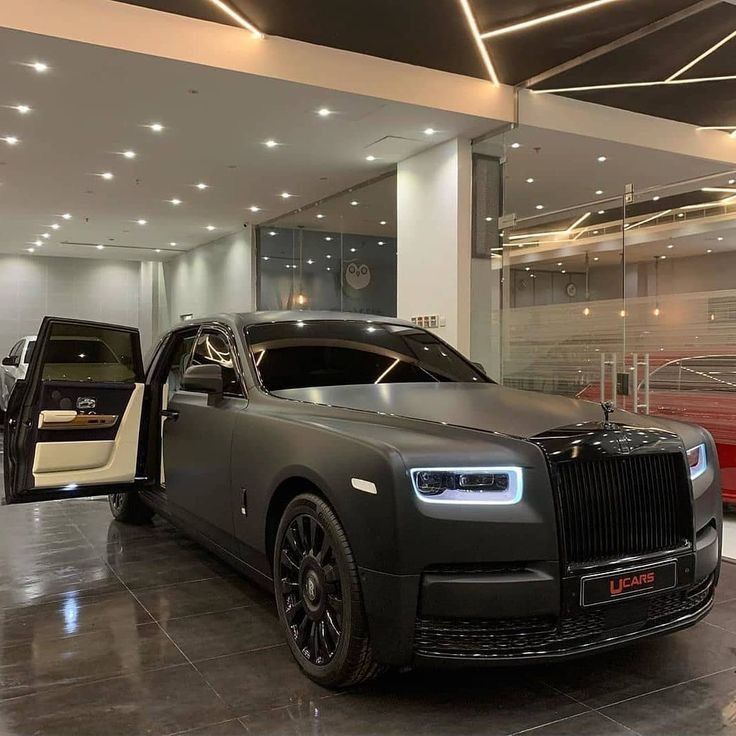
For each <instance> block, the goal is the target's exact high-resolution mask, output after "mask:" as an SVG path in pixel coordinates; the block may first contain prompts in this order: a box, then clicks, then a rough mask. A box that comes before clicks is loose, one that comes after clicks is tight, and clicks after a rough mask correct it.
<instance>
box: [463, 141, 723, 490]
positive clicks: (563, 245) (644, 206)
mask: <svg viewBox="0 0 736 736" xmlns="http://www.w3.org/2000/svg"><path fill="white" fill-rule="evenodd" d="M534 140H535V135H534V133H533V132H529V131H526V132H525V131H520V130H515V131H510V132H509V133H507V134H505V135H504V136H502V137H501V139H500V140H498V139H494V140H491V141H484V142H483V143H481V144H478V145H476V147H475V149H476V150H475V153H476V167H478V166H482V165H484V164H483V163H482V161H483V160H484V157H487V156H489V155H491V154H492V153H495V156H496V160H497V162H498V165H499V166H500V169H501V178H502V181H503V192H504V196H503V198H502V199H503V208H502V210H501V216H500V218H499V223H498V227H494V228H491V229H490V230H486V231H484V232H483V233H481V234H479V233H478V232H476V233H475V236H474V237H475V239H476V241H475V253H476V258H477V253H478V251H479V249H480V248H481V246H482V243H483V239H485V241H488V242H490V241H493V243H494V244H493V245H489V244H488V242H486V250H487V253H488V257H487V259H486V265H485V266H484V267H483V268H482V269H479V270H481V271H482V272H483V273H484V274H485V278H486V280H485V281H483V279H482V278H481V277H478V278H477V279H476V280H475V282H474V283H475V285H478V284H481V285H483V286H484V287H487V288H488V289H489V290H490V292H491V293H493V292H495V293H497V298H496V299H495V300H494V299H492V298H488V296H487V295H486V299H485V301H484V300H483V299H481V298H480V297H479V296H478V295H474V297H473V304H474V309H475V307H476V306H477V305H481V307H482V309H485V310H490V311H482V312H481V313H480V314H478V313H475V312H474V314H473V320H474V322H475V323H476V325H478V324H481V325H483V326H484V327H486V328H487V331H486V334H485V344H486V345H490V346H492V348H493V349H495V350H497V351H498V353H499V355H500V358H499V359H498V360H497V361H496V366H497V370H496V371H495V372H493V373H492V375H493V376H494V377H495V378H498V379H500V380H501V381H502V382H503V383H504V384H506V385H509V386H513V387H517V388H524V389H531V390H535V391H543V392H548V393H557V394H563V395H566V396H578V397H581V398H585V399H590V400H594V401H603V400H610V401H613V402H614V403H615V404H616V405H617V406H619V407H622V408H626V409H628V410H630V411H635V412H640V413H649V414H656V415H662V416H669V417H674V418H680V419H683V420H685V421H693V422H696V423H698V424H701V425H703V426H705V427H706V428H708V429H709V430H710V431H711V433H712V434H713V435H714V437H715V438H716V442H717V444H718V450H719V456H720V459H721V466H722V476H723V484H724V489H726V490H729V489H731V492H732V493H733V494H734V498H735V500H736V421H735V420H736V277H735V276H734V274H736V172H734V171H732V170H730V169H729V168H728V165H719V164H718V163H717V162H712V161H701V160H698V159H687V158H686V157H675V156H674V155H670V154H667V155H668V156H671V159H667V158H666V157H664V156H663V154H662V153H661V152H659V153H657V152H655V153H652V154H651V155H650V154H649V152H647V151H645V150H644V149H635V147H625V148H628V149H633V150H630V151H626V150H624V148H623V147H621V146H618V147H614V146H611V145H610V144H609V145H608V146H606V145H605V144H604V143H602V142H595V143H592V142H591V140H592V139H581V140H580V141H579V142H575V145H579V146H580V147H582V148H583V149H584V151H585V156H586V158H587V162H585V163H584V164H583V165H582V166H581V162H580V161H579V160H576V156H578V153H577V149H576V147H575V146H573V145H571V142H570V141H569V140H563V141H562V143H563V144H564V145H562V149H563V150H561V151H555V152H554V154H555V155H551V156H549V157H548V158H549V160H547V161H545V160H544V156H543V155H541V154H540V153H539V152H535V151H534V149H533V147H531V143H532V142H533V141H534ZM515 143H518V144H519V145H518V147H517V148H514V147H513V146H514V144H515ZM547 143H548V142H547ZM524 146H529V147H530V148H531V150H527V152H526V154H527V155H526V157H524V156H521V155H519V154H520V153H521V152H522V150H523V149H522V147H524ZM540 148H541V150H542V151H543V149H544V146H541V147H540ZM558 155H559V156H562V157H563V158H564V157H565V156H567V157H569V159H570V161H569V165H564V166H563V165H561V163H560V161H559V160H556V159H557V157H558ZM616 159H619V160H616ZM668 172H672V173H674V174H679V175H680V176H681V175H682V174H683V173H691V174H693V175H692V176H690V177H682V176H681V178H679V179H677V180H676V181H674V183H660V182H661V178H662V177H663V176H664V175H666V174H667V173H668ZM543 177H544V178H546V177H551V181H547V182H545V184H546V186H539V185H541V184H542V180H543ZM581 181H584V185H583V186H581ZM586 189H587V193H590V194H592V195H593V196H592V197H590V198H589V199H587V200H582V199H580V200H579V201H581V202H582V204H573V203H569V204H568V203H567V202H565V197H566V196H568V197H572V196H579V195H580V194H581V193H582V194H585V193H586V191H581V190H586ZM494 206H495V200H494V198H493V197H489V198H487V199H484V198H483V197H478V196H476V199H475V212H474V220H475V223H476V228H477V226H478V223H479V222H484V223H485V222H486V221H487V224H488V225H489V226H490V225H491V224H493V221H494V220H493V218H494V214H493V207H494ZM474 267H475V266H474ZM474 273H475V272H474ZM475 285H474V288H475ZM493 330H495V331H493ZM474 334H475V333H474ZM479 345H480V347H481V348H482V347H483V343H479V342H478V341H475V342H474V344H473V351H472V352H473V357H474V358H475V359H478V360H483V361H484V362H486V363H488V362H489V361H488V358H487V357H486V356H485V355H483V356H482V357H480V356H481V352H480V351H479V350H478V346H479ZM490 364H491V365H493V362H492V361H491V363H490Z"/></svg>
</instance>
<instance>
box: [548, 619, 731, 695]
mask: <svg viewBox="0 0 736 736" xmlns="http://www.w3.org/2000/svg"><path fill="white" fill-rule="evenodd" d="M732 666H733V667H736V634H731V633H729V632H727V631H724V630H722V629H719V628H716V627H715V626H709V625H708V624H706V623H700V624H698V625H696V626H694V627H692V628H690V629H686V630H684V631H680V632H677V633H676V634H670V635H668V636H663V637H659V638H656V639H649V640H646V641H642V642H640V643H638V644H632V645H630V646H627V647H624V648H622V649H616V650H614V651H612V652H607V653H605V654H600V655H598V656H594V657H588V658H585V659H580V660H573V661H570V662H567V663H564V664H559V665H550V666H548V667H544V668H540V670H539V676H540V677H541V678H542V679H543V680H544V681H545V682H548V683H549V684H551V685H552V686H553V687H556V688H558V689H560V690H562V691H563V692H565V693H567V694H569V695H572V696H573V697H574V698H576V699H577V700H581V701H582V702H584V703H586V704H587V705H589V706H591V707H594V708H598V707H602V706H605V705H609V704H611V703H615V702H617V701H619V700H623V699H624V698H630V697H634V696H636V695H643V694H645V693H648V692H652V691H653V690H657V689H659V688H663V687H669V686H670V685H675V684H678V683H681V682H685V681H686V680H690V679H692V678H694V677H700V676H703V675H707V674H712V673H714V672H718V671H719V670H723V669H725V668H726V667H732Z"/></svg>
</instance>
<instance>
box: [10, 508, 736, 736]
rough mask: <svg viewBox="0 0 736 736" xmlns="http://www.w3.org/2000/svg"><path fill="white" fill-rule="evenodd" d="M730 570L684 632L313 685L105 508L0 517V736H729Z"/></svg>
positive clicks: (248, 596)
mask: <svg viewBox="0 0 736 736" xmlns="http://www.w3.org/2000/svg"><path fill="white" fill-rule="evenodd" d="M735 668H736V566H733V565H730V564H729V565H726V566H725V569H724V574H723V578H722V584H721V587H720V589H719V604H718V606H717V607H716V609H715V611H714V613H713V614H712V615H711V616H710V617H709V618H708V619H707V622H703V623H701V624H699V625H698V626H696V627H695V628H693V629H690V630H688V631H684V632H681V633H679V634H675V635H673V636H670V637H666V638H661V639H657V640H654V641H650V642H648V643H644V644H640V645H637V646H632V647H630V648H627V649H625V650H622V651H618V652H615V653H612V654H608V655H605V656H597V657H595V658H593V659H587V660H579V661H576V662H571V663H569V664H566V665H559V666H550V667H538V668H533V669H532V668H523V669H501V670H472V671H467V672H463V671H461V672H453V671H442V670H435V671H424V672H409V673H404V674H394V675H392V676H388V677H385V678H384V679H382V680H380V681H378V682H376V683H373V684H371V685H369V686H366V687H363V688H359V689H356V690H355V691H352V692H347V693H342V694H337V695H335V694H333V693H330V692H328V691H326V690H323V689H320V688H319V687H317V686H315V685H313V684H311V683H310V681H309V680H307V679H306V678H305V677H303V676H302V675H301V674H300V672H299V671H298V669H297V668H296V666H295V665H294V664H293V663H292V661H291V659H290V657H289V653H288V651H287V649H286V647H285V645H284V644H283V643H282V639H281V635H280V632H279V629H278V627H277V625H276V618H275V614H274V609H273V606H272V604H271V601H270V600H269V598H268V597H267V596H265V595H264V594H262V593H261V592H260V591H259V590H258V589H257V588H255V587H254V586H252V585H251V584H249V583H248V582H246V581H244V580H242V579H240V578H239V577H238V576H237V575H235V574H234V573H233V572H232V570H230V569H229V568H228V567H226V566H225V565H223V564H222V563H220V562H219V561H218V560H217V559H215V558H214V557H212V556H211V555H209V554H208V553H207V552H206V551H204V550H203V549H202V548H200V547H198V546H197V545H195V544H194V543H192V542H190V541H189V540H187V539H186V538H185V537H183V536H182V535H181V534H179V533H178V532H177V531H176V530H175V529H173V528H172V527H170V526H169V525H167V524H165V523H162V522H160V521H157V522H156V523H155V524H154V525H152V526H148V527H127V526H123V525H120V524H118V523H117V522H114V521H113V520H112V518H111V516H110V514H109V511H108V507H107V501H106V500H104V499H97V500H82V501H66V502H52V503H45V504H38V505H35V506H34V505H26V506H13V507H7V506H2V507H0V735H2V736H14V735H16V734H24V735H26V734H27V735H28V736H30V735H31V734H34V735H35V736H45V735H46V734H74V735H75V736H85V735H87V734H94V735H95V736H97V735H98V734H106V735H113V736H117V735H118V734H120V735H121V736H122V735H127V734H131V735H135V736H138V735H139V734H151V735H157V734H179V733H187V734H212V735H213V736H229V735H230V734H244V733H250V734H259V735H260V734H287V735H288V736H307V735H308V734H309V735H310V736H311V735H315V734H319V735H320V736H331V735H337V734H340V735H343V734H381V735H382V736H383V735H386V734H407V733H410V732H411V733H419V734H423V735H431V734H453V735H461V734H510V733H518V732H524V731H528V730H529V729H534V730H533V731H532V733H535V734H539V736H552V735H553V734H555V735H559V734H577V735H583V734H585V735H589V736H593V735H595V736H600V735H602V734H610V735H617V736H618V735H619V734H620V735H621V736H625V735H626V734H628V736H631V734H632V733H639V734H666V735H667V736H672V735H673V734H686V735H687V736H692V735H694V734H715V733H718V734H721V733H735V734H736V675H735V674H734V669H735Z"/></svg>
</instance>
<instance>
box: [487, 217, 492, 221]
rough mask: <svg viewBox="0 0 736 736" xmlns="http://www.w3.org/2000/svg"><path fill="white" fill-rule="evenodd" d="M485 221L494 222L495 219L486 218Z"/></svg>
mask: <svg viewBox="0 0 736 736" xmlns="http://www.w3.org/2000/svg"><path fill="white" fill-rule="evenodd" d="M485 220H486V222H493V218H492V217H486V218H485Z"/></svg>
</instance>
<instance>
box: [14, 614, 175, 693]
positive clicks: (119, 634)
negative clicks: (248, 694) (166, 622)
mask: <svg viewBox="0 0 736 736" xmlns="http://www.w3.org/2000/svg"><path fill="white" fill-rule="evenodd" d="M184 662H186V659H185V658H184V657H183V656H182V654H181V652H180V651H179V650H178V649H177V648H176V646H174V644H172V642H171V640H170V639H169V638H168V637H167V636H166V634H164V632H163V631H161V629H160V627H159V626H158V624H156V623H150V624H141V625H138V626H136V625H135V624H133V623H132V622H129V621H128V622H126V621H123V622H116V623H113V622H111V623H110V625H109V626H108V627H107V629H106V630H105V629H101V630H99V631H95V632H92V633H90V634H80V635H79V636H72V637H64V638H61V639H43V640H39V641H34V640H32V641H27V642H24V643H22V644H15V645H13V646H7V647H3V648H2V649H1V650H0V699H6V698H13V697H17V696H19V695H27V694H29V693H33V692H37V691H39V690H42V689H44V688H49V687H52V686H55V685H56V686H58V685H68V684H70V683H74V682H83V681H89V680H99V679H100V678H104V677H113V676H115V675H121V674H125V673H127V672H130V673H134V672H137V673H140V672H142V671H145V670H149V669H156V668H159V667H169V666H171V665H176V664H182V663H184Z"/></svg>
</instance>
